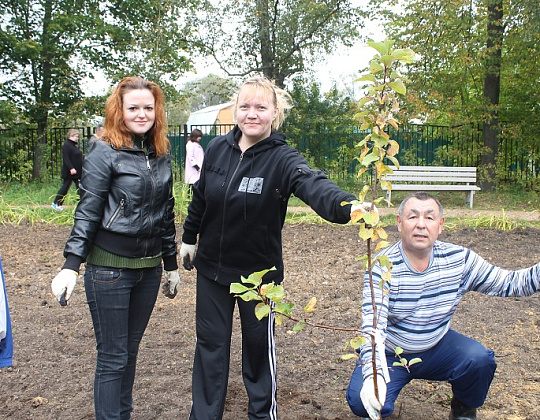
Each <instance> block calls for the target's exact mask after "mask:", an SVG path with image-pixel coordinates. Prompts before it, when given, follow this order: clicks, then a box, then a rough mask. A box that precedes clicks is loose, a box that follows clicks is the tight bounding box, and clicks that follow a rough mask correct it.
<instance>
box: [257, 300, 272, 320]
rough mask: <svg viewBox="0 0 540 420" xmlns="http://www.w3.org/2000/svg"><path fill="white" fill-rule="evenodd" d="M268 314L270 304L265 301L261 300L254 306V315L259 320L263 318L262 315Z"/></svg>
mask: <svg viewBox="0 0 540 420" xmlns="http://www.w3.org/2000/svg"><path fill="white" fill-rule="evenodd" d="M269 314H270V306H269V305H267V304H266V303H262V302H261V303H259V304H258V305H257V306H256V307H255V316H256V317H257V319H258V320H259V321H260V320H261V319H263V318H264V317H266V316H268V315H269Z"/></svg>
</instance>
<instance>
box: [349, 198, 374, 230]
mask: <svg viewBox="0 0 540 420" xmlns="http://www.w3.org/2000/svg"><path fill="white" fill-rule="evenodd" d="M362 219H364V221H365V222H366V223H367V224H368V225H372V226H374V225H376V224H377V223H378V222H379V210H378V209H377V207H376V206H375V204H373V210H372V209H371V203H368V202H363V203H358V204H353V205H352V206H351V221H352V222H353V223H356V222H358V221H360V220H362Z"/></svg>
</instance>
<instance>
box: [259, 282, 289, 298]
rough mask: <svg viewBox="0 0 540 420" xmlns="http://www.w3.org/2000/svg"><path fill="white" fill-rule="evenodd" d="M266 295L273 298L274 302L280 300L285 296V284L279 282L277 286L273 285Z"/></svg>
mask: <svg viewBox="0 0 540 420" xmlns="http://www.w3.org/2000/svg"><path fill="white" fill-rule="evenodd" d="M272 284H273V283H272ZM264 296H266V297H267V298H268V299H272V300H273V301H274V302H279V301H281V299H283V297H284V296H285V289H283V286H281V285H280V284H278V285H277V286H272V287H271V288H270V289H269V290H268V291H267V292H266V294H265V295H264Z"/></svg>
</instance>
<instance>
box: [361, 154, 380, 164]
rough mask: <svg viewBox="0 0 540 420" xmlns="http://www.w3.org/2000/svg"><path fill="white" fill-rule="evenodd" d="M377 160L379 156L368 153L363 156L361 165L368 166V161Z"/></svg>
mask: <svg viewBox="0 0 540 420" xmlns="http://www.w3.org/2000/svg"><path fill="white" fill-rule="evenodd" d="M377 160H379V156H375V155H374V154H373V153H370V154H369V155H367V156H365V157H364V159H362V165H363V166H369V164H370V163H372V162H376V161H377Z"/></svg>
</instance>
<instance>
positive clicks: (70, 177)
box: [51, 128, 83, 211]
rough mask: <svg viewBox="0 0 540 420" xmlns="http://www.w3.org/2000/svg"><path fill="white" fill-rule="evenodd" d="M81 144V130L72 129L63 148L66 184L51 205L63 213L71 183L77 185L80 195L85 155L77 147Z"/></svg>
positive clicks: (63, 177)
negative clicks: (63, 205)
mask: <svg viewBox="0 0 540 420" xmlns="http://www.w3.org/2000/svg"><path fill="white" fill-rule="evenodd" d="M78 142H79V130H77V129H76V128H70V129H69V130H68V131H67V140H66V142H65V143H64V145H63V146H62V157H63V160H64V162H63V164H62V172H61V176H62V179H63V180H64V183H63V184H62V186H61V187H60V189H59V190H58V193H57V194H56V197H55V199H54V201H53V203H52V204H51V207H52V208H53V209H55V210H57V211H62V210H64V208H63V207H62V204H63V203H64V198H65V196H66V194H67V193H68V191H69V187H70V186H71V183H72V182H74V183H75V187H76V188H77V193H79V182H80V180H81V173H82V164H83V153H82V152H81V150H80V149H79V147H78V146H77V143H78Z"/></svg>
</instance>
